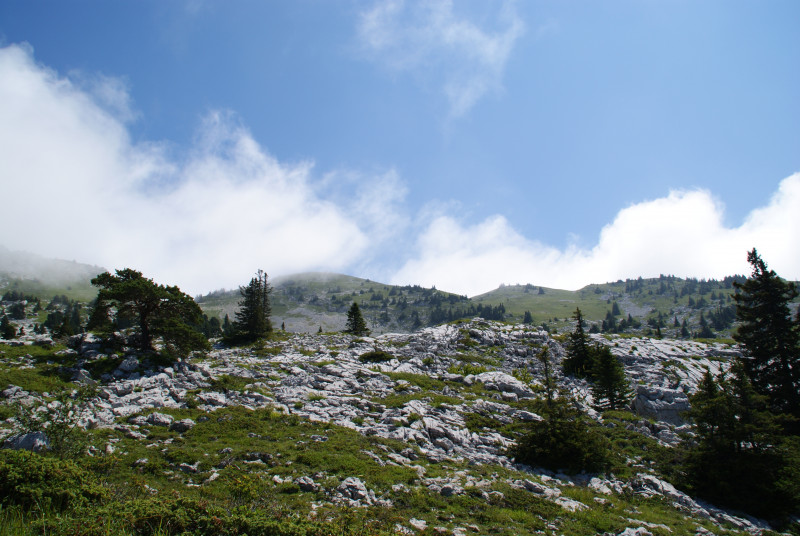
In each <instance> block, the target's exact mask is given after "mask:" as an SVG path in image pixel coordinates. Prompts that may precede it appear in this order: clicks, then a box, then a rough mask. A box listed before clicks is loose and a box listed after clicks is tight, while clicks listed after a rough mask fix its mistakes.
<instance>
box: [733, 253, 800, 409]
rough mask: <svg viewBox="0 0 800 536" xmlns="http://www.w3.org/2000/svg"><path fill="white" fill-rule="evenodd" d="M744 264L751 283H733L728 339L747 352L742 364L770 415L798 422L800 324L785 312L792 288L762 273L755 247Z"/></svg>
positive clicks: (794, 294) (794, 290) (763, 266)
mask: <svg viewBox="0 0 800 536" xmlns="http://www.w3.org/2000/svg"><path fill="white" fill-rule="evenodd" d="M747 261H748V262H749V263H750V265H751V266H752V267H753V272H752V274H751V276H750V278H749V279H747V281H745V282H744V283H738V282H734V286H735V288H736V290H737V293H736V295H735V296H734V299H735V300H736V316H737V318H738V320H739V322H740V325H739V328H738V329H737V331H736V333H735V334H734V336H733V337H734V339H735V340H736V341H738V342H739V343H741V344H742V345H743V346H744V347H745V349H746V356H745V358H744V360H743V363H744V367H745V370H746V371H747V375H748V376H749V377H750V380H751V381H752V382H753V386H754V387H755V388H756V390H758V392H760V393H762V394H765V395H767V396H768V397H769V399H770V403H771V404H772V407H773V409H774V410H775V411H778V412H787V413H790V414H792V415H794V416H795V417H796V418H800V319H798V318H795V319H793V318H792V315H791V309H790V307H789V304H790V302H791V301H792V300H794V299H795V298H796V297H797V296H798V290H797V286H796V285H795V284H794V283H790V282H786V281H784V280H782V279H781V278H780V277H778V275H777V274H776V273H775V272H774V271H773V270H769V269H767V264H766V263H765V262H764V261H763V259H762V258H761V256H760V255H759V254H758V252H757V251H756V250H755V248H753V250H752V251H750V252H749V253H748V254H747Z"/></svg>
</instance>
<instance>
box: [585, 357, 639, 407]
mask: <svg viewBox="0 0 800 536" xmlns="http://www.w3.org/2000/svg"><path fill="white" fill-rule="evenodd" d="M592 353H593V359H592V361H593V368H592V380H593V383H592V396H593V397H594V402H595V407H596V408H597V409H601V410H613V409H622V408H624V407H625V406H627V405H628V402H629V401H630V399H631V388H630V385H629V384H628V380H627V377H626V376H625V368H624V367H623V366H622V363H620V361H619V359H617V358H616V357H615V356H614V354H612V353H611V349H610V348H609V347H608V346H596V347H595V348H594V349H593V352H592Z"/></svg>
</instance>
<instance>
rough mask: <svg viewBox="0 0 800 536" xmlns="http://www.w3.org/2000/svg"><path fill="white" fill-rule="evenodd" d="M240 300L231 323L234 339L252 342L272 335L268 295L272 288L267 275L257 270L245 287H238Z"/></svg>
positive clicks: (270, 308)
mask: <svg viewBox="0 0 800 536" xmlns="http://www.w3.org/2000/svg"><path fill="white" fill-rule="evenodd" d="M239 293H240V294H241V296H242V299H241V300H240V301H239V310H238V311H237V312H236V320H235V321H234V323H233V332H234V338H235V339H236V340H237V341H239V342H253V341H256V340H258V339H261V338H264V337H267V336H269V334H270V333H272V320H271V319H270V316H271V314H272V307H271V305H270V298H269V295H270V294H271V293H272V287H271V286H270V284H269V281H268V278H267V274H266V272H264V271H263V270H259V271H258V272H257V273H256V276H255V277H253V278H252V279H250V284H248V285H247V286H246V287H239Z"/></svg>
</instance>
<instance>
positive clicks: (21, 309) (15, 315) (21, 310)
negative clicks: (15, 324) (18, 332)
mask: <svg viewBox="0 0 800 536" xmlns="http://www.w3.org/2000/svg"><path fill="white" fill-rule="evenodd" d="M8 313H9V315H10V316H11V318H12V319H13V320H24V319H25V304H24V303H23V302H16V303H14V304H12V305H11V307H9V308H8Z"/></svg>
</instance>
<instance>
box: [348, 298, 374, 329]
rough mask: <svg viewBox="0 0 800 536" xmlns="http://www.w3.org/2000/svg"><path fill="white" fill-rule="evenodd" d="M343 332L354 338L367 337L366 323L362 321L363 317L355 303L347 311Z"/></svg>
mask: <svg viewBox="0 0 800 536" xmlns="http://www.w3.org/2000/svg"><path fill="white" fill-rule="evenodd" d="M345 332H347V333H352V334H353V335H356V336H362V335H369V329H367V323H366V322H365V321H364V317H363V316H361V309H359V307H358V304H357V303H356V302H353V305H351V306H350V309H349V310H348V311H347V324H346V327H345Z"/></svg>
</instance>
